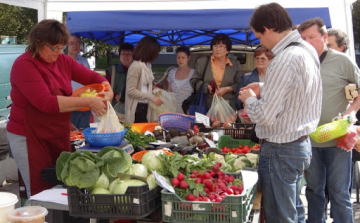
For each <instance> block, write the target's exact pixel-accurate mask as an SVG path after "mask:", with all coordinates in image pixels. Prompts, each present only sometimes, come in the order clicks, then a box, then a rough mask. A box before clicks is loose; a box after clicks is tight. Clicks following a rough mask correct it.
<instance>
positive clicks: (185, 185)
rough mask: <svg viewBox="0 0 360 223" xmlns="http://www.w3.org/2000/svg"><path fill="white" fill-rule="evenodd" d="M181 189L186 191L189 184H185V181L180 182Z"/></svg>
mask: <svg viewBox="0 0 360 223" xmlns="http://www.w3.org/2000/svg"><path fill="white" fill-rule="evenodd" d="M179 187H180V188H182V189H186V188H188V185H187V183H186V182H185V180H182V181H180V183H179Z"/></svg>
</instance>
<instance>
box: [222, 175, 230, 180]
mask: <svg viewBox="0 0 360 223" xmlns="http://www.w3.org/2000/svg"><path fill="white" fill-rule="evenodd" d="M223 179H224V180H225V181H226V182H228V180H229V176H228V175H226V174H225V175H224V176H223Z"/></svg>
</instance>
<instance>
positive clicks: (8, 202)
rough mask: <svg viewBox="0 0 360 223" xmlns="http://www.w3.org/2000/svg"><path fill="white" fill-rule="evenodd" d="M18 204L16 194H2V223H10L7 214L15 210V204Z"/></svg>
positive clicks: (0, 203)
mask: <svg viewBox="0 0 360 223" xmlns="http://www.w3.org/2000/svg"><path fill="white" fill-rule="evenodd" d="M17 202H18V198H17V196H16V195H15V194H12V193H7V192H0V223H6V222H8V221H10V219H8V217H7V214H8V213H9V212H10V211H12V210H14V209H15V204H16V203H17Z"/></svg>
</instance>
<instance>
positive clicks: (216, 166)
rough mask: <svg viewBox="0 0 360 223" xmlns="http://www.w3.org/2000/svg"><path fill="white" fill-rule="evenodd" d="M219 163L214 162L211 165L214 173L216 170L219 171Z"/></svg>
mask: <svg viewBox="0 0 360 223" xmlns="http://www.w3.org/2000/svg"><path fill="white" fill-rule="evenodd" d="M219 168H220V167H219V165H217V164H215V165H214V166H213V167H212V170H213V171H214V172H215V173H216V172H217V171H219Z"/></svg>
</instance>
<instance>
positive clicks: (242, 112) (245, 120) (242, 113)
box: [238, 109, 252, 123]
mask: <svg viewBox="0 0 360 223" xmlns="http://www.w3.org/2000/svg"><path fill="white" fill-rule="evenodd" d="M238 114H239V118H240V120H241V123H252V121H251V120H250V118H249V116H248V114H247V111H246V109H240V110H239V111H238Z"/></svg>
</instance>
